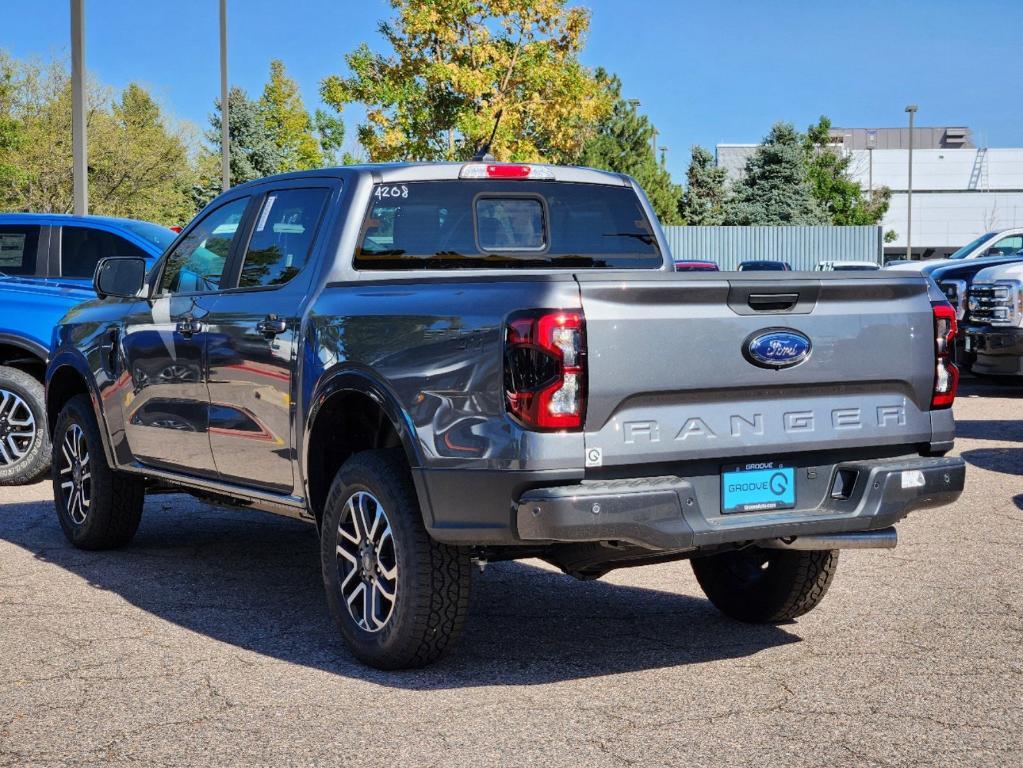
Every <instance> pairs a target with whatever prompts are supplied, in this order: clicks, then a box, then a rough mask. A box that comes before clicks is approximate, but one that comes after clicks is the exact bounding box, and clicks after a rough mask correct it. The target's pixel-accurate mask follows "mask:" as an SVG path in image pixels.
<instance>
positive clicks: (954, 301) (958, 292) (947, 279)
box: [929, 251, 1023, 371]
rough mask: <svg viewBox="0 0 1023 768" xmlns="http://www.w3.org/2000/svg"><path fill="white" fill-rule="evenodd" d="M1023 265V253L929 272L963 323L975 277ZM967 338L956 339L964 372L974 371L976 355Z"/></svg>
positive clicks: (953, 264) (961, 335) (942, 266)
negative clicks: (1012, 265)
mask: <svg viewBox="0 0 1023 768" xmlns="http://www.w3.org/2000/svg"><path fill="white" fill-rule="evenodd" d="M1021 262H1023V251H1019V252H1017V253H1014V254H1011V255H1009V256H1002V257H994V256H989V257H985V258H983V259H966V260H958V261H953V262H951V263H949V264H943V265H941V266H939V267H937V268H936V269H932V270H930V271H929V275H930V277H931V279H932V280H934V282H936V283H937V284H938V287H939V288H940V289H941V292H942V293H944V294H945V297H946V298H947V299H948V301H949V303H950V304H951V305H952V306H953V307H955V310H956V318H957V319H958V320H959V322H960V323H962V322H964V321H965V320H966V315H967V299H968V296H969V291H970V287H971V286H972V284H973V279H974V276H976V275H977V274H979V273H980V272H981V271H986V270H988V269H991V268H992V267H998V266H1001V265H1003V264H1019V263H1021ZM966 338H967V337H966V334H965V333H960V334H959V336H958V337H957V339H956V354H955V357H956V362H957V363H958V364H959V367H960V368H961V369H963V370H967V371H969V370H972V369H973V361H974V360H975V358H976V355H975V354H974V352H973V351H968V350H967V349H966Z"/></svg>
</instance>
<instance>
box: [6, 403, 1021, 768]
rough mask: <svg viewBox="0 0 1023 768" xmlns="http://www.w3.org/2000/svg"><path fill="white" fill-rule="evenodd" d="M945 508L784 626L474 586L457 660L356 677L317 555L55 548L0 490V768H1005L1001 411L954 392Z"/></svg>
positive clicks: (843, 569) (248, 522)
mask: <svg viewBox="0 0 1023 768" xmlns="http://www.w3.org/2000/svg"><path fill="white" fill-rule="evenodd" d="M956 415H957V417H958V419H959V433H960V439H959V441H958V443H957V451H958V452H959V453H960V454H961V455H962V456H963V457H964V458H965V459H966V460H967V461H968V463H969V471H968V476H967V488H966V492H965V494H964V495H963V498H962V500H961V501H960V503H959V504H958V505H956V506H954V507H949V508H945V509H940V510H933V511H925V512H919V513H916V514H915V515H911V516H910V518H909V519H908V520H907V521H906V522H904V523H903V524H902V525H901V526H900V539H901V543H900V545H899V547H898V549H896V550H894V551H885V552H870V551H867V552H846V553H844V554H843V555H842V561H841V565H840V568H839V573H838V576H837V578H836V580H835V583H834V584H833V586H832V588H831V592H830V593H829V595H828V597H827V599H826V600H825V601H824V603H823V604H822V605H821V607H820V608H819V609H817V610H816V611H814V612H813V613H811V614H809V615H808V616H806V617H804V618H803V619H801V620H799V621H798V622H796V623H791V624H789V625H786V626H779V627H751V626H746V625H742V624H738V623H736V622H733V621H730V620H728V619H725V618H723V617H722V616H720V615H719V614H718V613H716V611H715V610H714V609H713V608H712V607H711V606H710V605H709V603H707V601H706V600H705V599H704V598H703V596H702V594H701V592H700V590H699V588H698V586H697V585H696V582H695V580H694V579H693V576H692V573H691V570H690V568H689V566H688V564H686V563H674V564H670V565H663V566H654V567H648V568H641V569H635V570H625V571H619V572H617V573H612V574H610V575H609V576H608V577H606V578H605V579H604V580H602V581H599V582H590V583H579V582H576V581H573V580H571V579H569V578H567V577H563V576H561V575H559V574H557V573H555V572H553V571H551V570H550V569H549V568H547V567H546V566H542V565H541V564H539V563H536V562H528V563H520V564H503V565H494V566H491V567H489V568H488V569H487V570H486V572H485V573H484V574H483V575H482V576H480V577H479V578H477V580H476V583H475V594H474V597H473V600H474V605H473V612H472V616H471V619H470V623H469V626H468V628H467V631H466V633H465V635H464V636H463V638H462V641H461V643H460V645H459V647H458V648H457V650H456V652H455V654H454V655H453V656H452V657H449V658H448V659H446V660H445V661H443V662H442V663H440V664H439V665H437V666H435V667H433V668H430V669H427V670H423V671H419V672H414V673H401V674H390V673H381V672H375V671H371V670H368V669H366V668H364V667H362V666H360V665H359V664H357V663H356V662H354V661H353V660H352V658H351V657H350V656H349V655H348V653H347V652H346V650H345V648H344V647H343V646H342V644H341V643H340V641H339V640H338V639H337V638H336V637H335V634H334V631H333V629H332V625H331V624H330V623H329V619H328V616H327V611H326V607H325V605H324V599H323V595H322V591H321V587H320V584H319V575H318V567H317V542H316V538H315V534H314V531H313V530H312V528H310V527H307V526H305V525H303V524H301V523H297V522H292V521H289V520H285V519H282V518H276V517H273V516H270V515H264V514H261V513H244V512H234V511H229V510H224V509H219V508H214V507H210V506H207V505H204V504H201V503H198V502H196V501H194V500H192V499H190V498H189V497H185V496H162V497H161V496H157V497H153V498H151V499H150V500H149V501H148V502H147V506H146V514H145V517H144V518H143V522H142V526H141V528H140V530H139V534H138V536H137V537H136V539H135V541H134V543H133V544H132V546H130V547H129V548H128V549H126V550H123V551H118V552H106V553H89V552H79V551H76V550H74V549H72V548H70V546H69V545H68V543H67V542H66V541H65V539H64V537H63V535H62V534H61V531H60V528H59V526H58V524H57V520H56V517H55V516H54V514H53V511H52V502H51V501H50V493H49V488H48V485H46V484H40V485H37V486H33V487H30V488H24V489H16V490H12V489H2V490H0V765H11V766H36V765H83V764H99V763H103V764H104V765H112V766H119V765H201V764H213V765H250V764H251V765H274V766H285V765H323V766H327V765H330V766H347V765H351V766H376V765H381V766H384V765H387V766H413V765H415V766H419V765H467V766H469V765H471V766H477V765H572V766H612V765H615V766H617V765H665V766H667V765H671V766H679V765H693V766H719V765H726V764H729V765H755V766H769V765H779V766H794V765H800V766H812V765H825V764H826V765H828V766H845V765H848V766H862V765H885V766H888V765H891V766H908V765H971V766H981V765H983V766H995V765H1005V766H1019V765H1021V764H1023V655H1021V652H1020V647H1021V646H1023V608H1021V596H1023V588H1021V579H1020V566H1021V564H1023V387H1019V386H1016V387H1015V388H1013V387H1006V386H992V385H978V384H976V383H968V384H966V385H965V386H964V387H963V388H962V391H961V395H960V399H959V401H958V402H957V404H956Z"/></svg>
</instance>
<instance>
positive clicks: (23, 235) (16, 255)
mask: <svg viewBox="0 0 1023 768" xmlns="http://www.w3.org/2000/svg"><path fill="white" fill-rule="evenodd" d="M38 251H39V227H36V226H29V225H24V224H4V225H3V226H0V272H3V273H4V274H5V275H34V274H35V273H36V254H37V253H38Z"/></svg>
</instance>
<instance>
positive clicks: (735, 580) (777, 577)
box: [692, 547, 838, 623]
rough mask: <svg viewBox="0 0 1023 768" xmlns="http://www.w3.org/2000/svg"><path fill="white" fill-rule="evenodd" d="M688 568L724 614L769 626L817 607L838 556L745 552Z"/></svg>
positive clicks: (809, 552) (695, 562)
mask: <svg viewBox="0 0 1023 768" xmlns="http://www.w3.org/2000/svg"><path fill="white" fill-rule="evenodd" d="M692 565H693V572H694V573H695V574H696V580H697V581H698V582H699V583H700V587H701V588H702V589H703V591H704V593H705V594H706V595H707V597H708V598H709V599H710V601H711V602H712V603H714V605H715V606H716V607H717V609H718V610H719V611H721V612H722V613H723V614H725V615H726V616H731V617H732V618H733V619H738V620H739V621H748V622H753V623H773V622H779V621H788V620H789V619H794V618H796V617H797V616H802V615H803V614H804V613H807V612H809V611H811V610H813V609H814V608H816V607H817V605H818V604H819V603H820V602H821V600H823V599H824V595H825V594H826V593H827V591H828V587H829V586H830V584H831V580H832V579H833V578H834V576H835V571H836V569H837V568H838V550H837V549H832V550H806V551H803V550H784V549H761V548H760V547H748V548H746V549H740V550H735V551H733V552H722V553H721V554H718V555H711V556H709V557H700V558H694V559H693V560H692Z"/></svg>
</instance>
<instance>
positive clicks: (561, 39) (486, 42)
mask: <svg viewBox="0 0 1023 768" xmlns="http://www.w3.org/2000/svg"><path fill="white" fill-rule="evenodd" d="M391 6H392V8H394V9H395V11H396V15H395V17H394V18H393V19H392V20H390V21H385V22H383V23H382V24H381V25H380V27H379V28H380V32H381V34H382V35H383V36H384V38H385V39H386V40H387V42H388V43H389V44H390V46H391V49H392V53H391V54H390V55H384V54H379V53H374V52H373V51H371V50H370V48H369V46H368V45H366V44H363V45H362V46H360V47H359V48H357V49H356V50H355V51H352V52H351V53H349V54H348V55H347V56H346V57H345V59H346V61H347V63H348V67H349V69H350V70H351V75H350V76H348V77H339V76H331V77H328V78H326V79H325V80H324V81H323V84H322V87H321V95H322V98H323V101H324V102H325V103H326V104H328V105H330V106H332V107H334V108H335V109H336V110H338V111H339V112H340V111H341V110H342V108H343V107H344V105H345V104H350V103H362V104H365V105H366V109H367V112H366V122H365V123H364V124H362V125H360V126H359V141H360V142H361V144H362V146H363V147H364V148H365V149H366V151H367V152H368V153H369V157H370V159H371V160H374V161H383V160H398V159H412V160H442V159H449V160H454V159H466V158H468V157H471V156H472V155H473V153H474V152H475V151H476V149H477V147H479V146H480V145H481V144H482V143H483V142H484V141H485V140H486V139H487V138H488V137H489V136H490V134H491V132H492V131H493V128H494V125H495V119H496V116H497V115H498V113H500V114H501V115H502V117H501V121H500V125H499V127H498V130H497V132H496V135H495V138H494V142H493V144H492V146H491V152H492V153H493V154H494V156H495V157H497V158H499V159H501V160H517V161H539V160H549V161H555V162H557V161H561V160H565V159H567V158H573V157H576V156H577V155H578V153H579V150H580V148H581V146H582V144H583V142H584V140H585V138H586V134H587V130H588V127H589V126H590V125H591V124H592V123H593V122H594V121H596V120H599V119H600V118H601V117H602V116H603V115H604V114H605V113H606V112H607V111H608V110H609V109H610V101H609V99H608V97H607V93H606V91H605V89H604V88H602V87H601V86H600V84H599V83H598V82H597V81H596V79H595V78H594V77H593V75H592V73H590V71H589V70H587V69H586V68H585V67H584V66H583V65H582V64H581V63H580V62H579V59H578V54H579V51H580V49H581V47H582V40H583V35H584V34H585V32H586V30H587V29H588V27H589V12H588V11H586V10H585V9H583V8H579V7H575V8H569V7H567V6H566V0H391Z"/></svg>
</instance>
